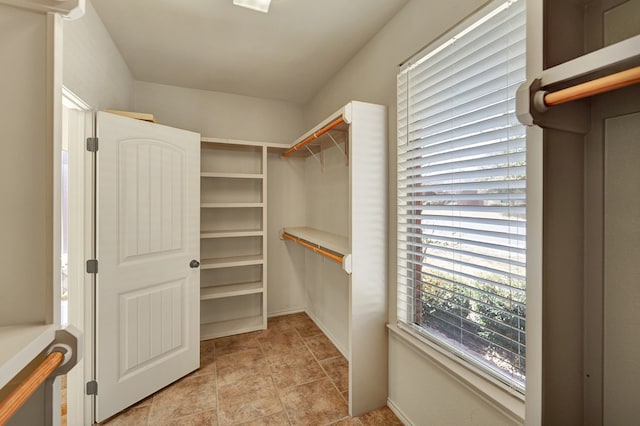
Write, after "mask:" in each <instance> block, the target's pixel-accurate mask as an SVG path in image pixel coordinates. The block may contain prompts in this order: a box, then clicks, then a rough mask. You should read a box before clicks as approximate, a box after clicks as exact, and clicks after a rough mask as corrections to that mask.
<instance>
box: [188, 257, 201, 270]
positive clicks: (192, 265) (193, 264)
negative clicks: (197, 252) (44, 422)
mask: <svg viewBox="0 0 640 426" xmlns="http://www.w3.org/2000/svg"><path fill="white" fill-rule="evenodd" d="M189 266H190V267H192V268H197V267H198V266H200V262H198V261H197V260H195V259H193V260H192V261H191V262H189Z"/></svg>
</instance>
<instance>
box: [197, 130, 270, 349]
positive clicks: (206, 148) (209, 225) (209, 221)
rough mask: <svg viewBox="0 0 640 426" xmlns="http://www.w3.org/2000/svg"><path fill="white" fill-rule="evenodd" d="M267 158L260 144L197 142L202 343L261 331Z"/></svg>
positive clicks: (264, 322) (264, 292) (263, 322)
mask: <svg viewBox="0 0 640 426" xmlns="http://www.w3.org/2000/svg"><path fill="white" fill-rule="evenodd" d="M266 155H267V146H266V144H262V143H259V142H255V143H254V142H246V141H232V140H227V139H215V138H202V152H201V174H200V176H201V186H200V187H201V204H200V208H201V224H200V238H201V242H200V252H201V253H200V269H201V277H200V338H201V340H207V339H212V338H216V337H222V336H228V335H233V334H238V333H244V332H249V331H255V330H261V329H264V328H266V325H267V250H266V247H267V245H266V207H267V205H266V197H267V194H266V192H267V178H266Z"/></svg>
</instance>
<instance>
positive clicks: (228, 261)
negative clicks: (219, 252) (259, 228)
mask: <svg viewBox="0 0 640 426" xmlns="http://www.w3.org/2000/svg"><path fill="white" fill-rule="evenodd" d="M263 263H264V258H263V257H262V255H253V256H232V257H220V258H213V259H202V260H200V269H218V268H230V267H233V266H248V265H262V264H263Z"/></svg>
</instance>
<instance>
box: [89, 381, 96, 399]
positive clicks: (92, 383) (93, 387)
mask: <svg viewBox="0 0 640 426" xmlns="http://www.w3.org/2000/svg"><path fill="white" fill-rule="evenodd" d="M97 394H98V382H96V381H95V380H92V381H90V382H87V395H97Z"/></svg>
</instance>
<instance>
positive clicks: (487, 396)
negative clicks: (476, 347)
mask: <svg viewBox="0 0 640 426" xmlns="http://www.w3.org/2000/svg"><path fill="white" fill-rule="evenodd" d="M387 328H388V329H389V330H390V331H391V332H392V333H393V335H394V336H396V337H397V338H398V340H399V341H401V342H402V343H404V344H406V345H407V346H409V347H410V348H411V349H413V350H415V351H416V352H418V353H419V354H420V355H422V356H424V357H425V358H427V359H429V360H430V361H432V362H433V363H434V364H435V365H436V366H437V367H438V368H440V369H441V370H442V371H444V372H445V373H447V374H449V375H450V376H451V377H452V378H453V379H455V380H457V381H458V382H459V383H461V384H462V385H464V386H465V387H466V388H467V389H469V390H470V391H471V392H473V393H475V394H476V395H478V396H479V397H481V398H482V399H484V400H486V401H487V402H488V403H489V404H491V405H492V406H494V407H495V408H496V409H498V410H500V411H501V412H502V413H503V414H505V415H506V416H508V417H509V418H511V419H512V420H514V421H515V422H517V423H521V424H524V413H525V402H524V395H523V394H522V393H520V392H518V391H516V390H515V389H512V388H510V387H508V386H507V385H505V384H504V383H502V382H500V381H498V380H496V379H494V378H493V377H491V376H489V375H487V374H485V373H483V372H482V371H480V370H477V369H475V368H473V366H470V365H466V363H465V362H464V361H463V360H462V359H460V358H458V357H456V356H455V355H453V354H451V353H449V352H447V351H446V350H444V349H442V348H440V347H439V346H437V345H435V344H434V343H432V342H429V341H428V340H426V339H420V338H418V337H417V336H414V335H412V334H411V333H409V332H407V331H405V330H402V329H401V328H400V327H398V326H397V325H395V324H388V325H387Z"/></svg>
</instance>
